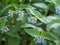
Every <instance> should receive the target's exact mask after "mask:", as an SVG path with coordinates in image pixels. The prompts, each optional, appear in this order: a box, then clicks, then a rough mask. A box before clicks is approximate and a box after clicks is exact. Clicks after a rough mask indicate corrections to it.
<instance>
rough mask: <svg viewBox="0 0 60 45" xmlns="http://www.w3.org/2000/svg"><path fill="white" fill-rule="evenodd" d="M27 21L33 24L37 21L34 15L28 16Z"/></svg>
mask: <svg viewBox="0 0 60 45" xmlns="http://www.w3.org/2000/svg"><path fill="white" fill-rule="evenodd" d="M28 22H29V23H32V24H35V23H36V22H37V19H36V18H35V17H32V16H31V17H28Z"/></svg>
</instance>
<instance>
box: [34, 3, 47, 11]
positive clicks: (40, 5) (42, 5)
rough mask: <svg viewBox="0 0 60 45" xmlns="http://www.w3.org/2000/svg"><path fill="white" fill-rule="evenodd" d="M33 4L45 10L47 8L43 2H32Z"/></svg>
mask: <svg viewBox="0 0 60 45" xmlns="http://www.w3.org/2000/svg"><path fill="white" fill-rule="evenodd" d="M33 5H34V6H36V7H39V8H43V9H46V10H47V9H48V7H47V5H45V4H44V3H33Z"/></svg>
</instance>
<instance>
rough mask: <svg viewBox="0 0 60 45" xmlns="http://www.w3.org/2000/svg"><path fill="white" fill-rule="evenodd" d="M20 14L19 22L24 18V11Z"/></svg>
mask: <svg viewBox="0 0 60 45" xmlns="http://www.w3.org/2000/svg"><path fill="white" fill-rule="evenodd" d="M18 13H19V14H18V18H17V20H22V19H23V18H24V11H19V12H18Z"/></svg>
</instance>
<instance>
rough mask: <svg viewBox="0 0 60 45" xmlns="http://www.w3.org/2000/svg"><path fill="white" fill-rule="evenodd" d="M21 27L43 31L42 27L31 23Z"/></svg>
mask: <svg viewBox="0 0 60 45" xmlns="http://www.w3.org/2000/svg"><path fill="white" fill-rule="evenodd" d="M21 28H33V29H37V30H38V31H43V29H42V28H40V27H36V26H34V25H31V24H25V25H22V26H21Z"/></svg>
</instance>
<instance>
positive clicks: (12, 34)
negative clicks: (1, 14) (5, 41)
mask: <svg viewBox="0 0 60 45" xmlns="http://www.w3.org/2000/svg"><path fill="white" fill-rule="evenodd" d="M5 34H6V35H7V36H10V37H13V38H17V39H20V36H19V35H18V33H17V32H15V33H13V32H7V33H5Z"/></svg>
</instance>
